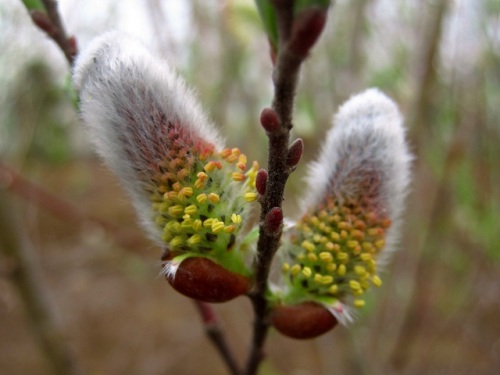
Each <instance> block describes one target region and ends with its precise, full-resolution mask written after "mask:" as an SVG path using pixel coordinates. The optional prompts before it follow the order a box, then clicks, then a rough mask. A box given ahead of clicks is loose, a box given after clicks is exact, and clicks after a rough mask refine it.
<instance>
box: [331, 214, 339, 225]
mask: <svg viewBox="0 0 500 375" xmlns="http://www.w3.org/2000/svg"><path fill="white" fill-rule="evenodd" d="M330 221H331V222H333V223H338V222H339V221H340V216H339V215H333V216H331V217H330Z"/></svg>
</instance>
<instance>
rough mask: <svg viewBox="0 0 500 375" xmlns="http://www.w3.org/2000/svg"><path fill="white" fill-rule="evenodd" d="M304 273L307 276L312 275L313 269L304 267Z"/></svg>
mask: <svg viewBox="0 0 500 375" xmlns="http://www.w3.org/2000/svg"><path fill="white" fill-rule="evenodd" d="M302 274H303V275H304V276H305V277H311V275H312V271H311V269H310V268H309V267H304V269H303V270H302Z"/></svg>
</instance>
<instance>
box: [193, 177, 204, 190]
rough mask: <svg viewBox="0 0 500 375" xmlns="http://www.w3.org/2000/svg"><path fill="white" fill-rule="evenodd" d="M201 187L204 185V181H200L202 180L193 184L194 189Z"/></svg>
mask: <svg viewBox="0 0 500 375" xmlns="http://www.w3.org/2000/svg"><path fill="white" fill-rule="evenodd" d="M203 185H205V180H202V179H200V178H199V179H197V180H196V181H195V182H194V187H195V188H196V189H201V188H202V187H203Z"/></svg>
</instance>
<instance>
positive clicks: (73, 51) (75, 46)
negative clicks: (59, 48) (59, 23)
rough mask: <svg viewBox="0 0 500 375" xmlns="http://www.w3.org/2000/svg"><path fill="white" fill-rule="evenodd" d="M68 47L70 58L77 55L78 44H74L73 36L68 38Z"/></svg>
mask: <svg viewBox="0 0 500 375" xmlns="http://www.w3.org/2000/svg"><path fill="white" fill-rule="evenodd" d="M68 47H69V52H70V54H71V56H76V54H77V53H78V44H77V43H76V38H75V37H74V36H73V35H72V36H70V37H69V38H68Z"/></svg>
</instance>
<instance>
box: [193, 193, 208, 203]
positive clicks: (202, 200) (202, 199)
mask: <svg viewBox="0 0 500 375" xmlns="http://www.w3.org/2000/svg"><path fill="white" fill-rule="evenodd" d="M207 199H208V197H207V195H206V194H205V193H203V194H200V195H198V196H197V197H196V200H197V201H198V203H202V204H203V203H205V202H206V201H207Z"/></svg>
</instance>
